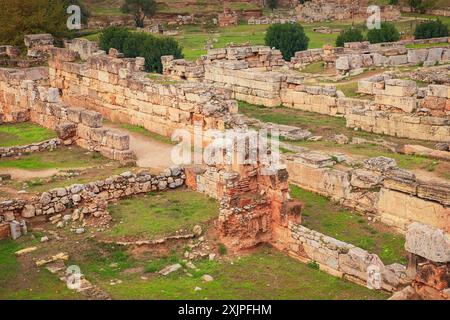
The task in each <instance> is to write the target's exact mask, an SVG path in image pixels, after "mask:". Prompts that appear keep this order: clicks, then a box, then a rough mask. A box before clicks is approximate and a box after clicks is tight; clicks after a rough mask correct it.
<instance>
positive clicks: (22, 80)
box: [0, 67, 134, 163]
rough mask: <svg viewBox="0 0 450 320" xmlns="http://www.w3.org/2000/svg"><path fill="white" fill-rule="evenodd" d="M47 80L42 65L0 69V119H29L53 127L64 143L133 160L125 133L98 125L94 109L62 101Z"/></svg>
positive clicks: (99, 122) (110, 156)
mask: <svg viewBox="0 0 450 320" xmlns="http://www.w3.org/2000/svg"><path fill="white" fill-rule="evenodd" d="M48 81H49V80H48V74H47V70H46V68H43V67H42V68H32V69H22V70H14V69H1V70H0V114H1V115H2V116H1V118H2V120H3V121H4V122H12V123H15V122H22V121H32V122H34V123H37V124H39V125H41V126H43V127H46V128H49V129H52V130H55V131H56V133H57V135H58V137H59V138H60V139H61V140H62V141H63V144H65V145H68V144H71V143H76V144H78V145H79V146H81V147H83V148H86V149H88V150H92V151H98V152H100V153H101V154H103V155H104V156H105V157H107V158H110V159H114V160H118V161H120V162H122V163H130V162H134V154H133V152H132V151H131V150H130V149H129V136H128V135H125V134H122V133H117V132H114V131H112V130H108V129H105V128H102V116H101V114H99V113H98V112H94V111H90V110H86V109H82V108H72V107H67V106H66V105H64V104H62V103H61V97H60V92H59V89H57V88H53V87H49V86H48ZM32 148H33V149H34V148H35V146H34V147H32Z"/></svg>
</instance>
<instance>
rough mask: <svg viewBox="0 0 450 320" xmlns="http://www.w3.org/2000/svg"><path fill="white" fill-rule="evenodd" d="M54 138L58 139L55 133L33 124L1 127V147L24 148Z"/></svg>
mask: <svg viewBox="0 0 450 320" xmlns="http://www.w3.org/2000/svg"><path fill="white" fill-rule="evenodd" d="M52 138H56V133H55V132H54V131H52V130H49V129H46V128H44V127H41V126H38V125H35V124H32V123H28V122H24V123H17V124H2V125H0V147H12V146H22V145H27V144H31V143H36V142H41V141H45V140H48V139H52Z"/></svg>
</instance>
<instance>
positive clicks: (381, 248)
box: [290, 185, 406, 264]
mask: <svg viewBox="0 0 450 320" xmlns="http://www.w3.org/2000/svg"><path fill="white" fill-rule="evenodd" d="M290 190H291V195H292V197H293V198H295V199H298V200H301V201H302V202H303V203H305V209H304V210H303V225H304V226H305V227H307V228H311V229H313V230H316V231H318V232H321V233H324V234H326V235H328V236H330V237H333V238H336V239H338V240H341V241H345V242H348V243H351V244H353V245H355V246H358V247H361V248H363V249H365V250H367V251H369V252H371V253H376V254H378V255H379V257H380V258H381V260H382V261H383V262H384V263H385V264H391V263H394V262H399V263H406V251H405V250H404V243H405V239H404V236H402V235H400V234H397V233H394V232H391V231H387V228H386V227H385V226H383V225H381V224H376V223H371V224H370V225H369V224H368V223H367V221H366V219H365V218H364V217H362V216H360V215H358V214H356V213H352V212H350V211H348V210H346V209H344V208H343V207H341V206H339V205H336V204H334V203H332V202H331V201H330V200H328V199H327V198H325V197H323V196H320V195H318V194H315V193H313V192H309V191H306V190H304V189H301V188H299V187H297V186H295V185H291V187H290Z"/></svg>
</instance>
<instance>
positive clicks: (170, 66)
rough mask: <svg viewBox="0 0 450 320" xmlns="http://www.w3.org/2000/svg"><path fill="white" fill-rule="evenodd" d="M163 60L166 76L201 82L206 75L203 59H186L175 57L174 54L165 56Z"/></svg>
mask: <svg viewBox="0 0 450 320" xmlns="http://www.w3.org/2000/svg"><path fill="white" fill-rule="evenodd" d="M161 62H162V65H163V73H164V75H165V76H169V77H171V78H174V79H177V80H181V79H183V80H188V81H194V82H201V81H202V80H203V79H204V77H205V69H204V67H203V63H202V60H197V61H186V60H185V59H174V57H173V56H163V57H161Z"/></svg>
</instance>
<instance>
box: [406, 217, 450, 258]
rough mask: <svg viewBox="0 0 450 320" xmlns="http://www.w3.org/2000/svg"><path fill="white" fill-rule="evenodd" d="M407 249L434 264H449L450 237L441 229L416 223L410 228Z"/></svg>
mask: <svg viewBox="0 0 450 320" xmlns="http://www.w3.org/2000/svg"><path fill="white" fill-rule="evenodd" d="M405 249H406V250H407V251H409V252H411V253H414V254H417V255H419V256H421V257H424V258H426V259H429V260H431V261H434V262H449V261H450V236H449V234H448V233H447V234H446V233H444V232H443V231H442V230H440V229H436V228H432V227H429V226H427V225H425V224H421V223H417V222H416V223H413V224H411V225H410V226H409V228H408V231H407V233H406V243H405Z"/></svg>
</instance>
